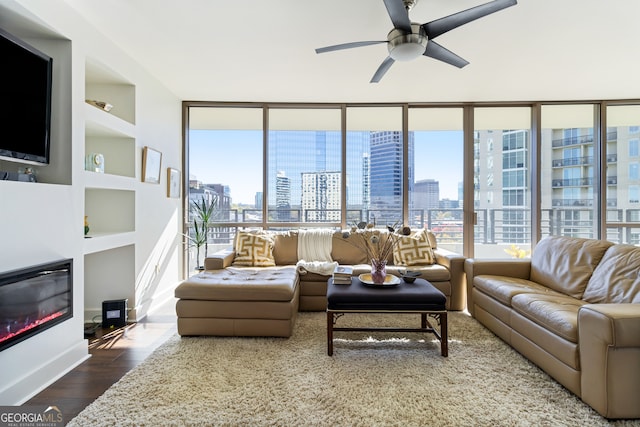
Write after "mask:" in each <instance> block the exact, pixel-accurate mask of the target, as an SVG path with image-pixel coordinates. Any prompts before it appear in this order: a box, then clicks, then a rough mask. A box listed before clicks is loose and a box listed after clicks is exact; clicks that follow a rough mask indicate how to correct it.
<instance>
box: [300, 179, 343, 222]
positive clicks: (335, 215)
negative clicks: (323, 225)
mask: <svg viewBox="0 0 640 427" xmlns="http://www.w3.org/2000/svg"><path fill="white" fill-rule="evenodd" d="M341 185H342V179H341V174H340V172H339V171H338V172H303V173H302V203H301V205H302V220H303V222H325V221H329V222H339V221H340V205H341V204H340V187H341Z"/></svg>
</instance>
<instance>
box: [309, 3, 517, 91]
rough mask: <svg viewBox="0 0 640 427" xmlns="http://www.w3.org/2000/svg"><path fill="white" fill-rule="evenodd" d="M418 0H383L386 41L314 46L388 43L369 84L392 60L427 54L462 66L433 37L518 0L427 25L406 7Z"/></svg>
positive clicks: (337, 47) (322, 50)
mask: <svg viewBox="0 0 640 427" xmlns="http://www.w3.org/2000/svg"><path fill="white" fill-rule="evenodd" d="M417 2H418V0H384V5H385V6H386V8H387V12H388V13H389V17H390V18H391V22H392V23H393V29H392V30H391V31H389V34H387V40H372V41H361V42H351V43H343V44H337V45H333V46H326V47H321V48H318V49H316V53H325V52H332V51H335V50H343V49H351V48H354V47H362V46H369V45H374V44H380V43H387V47H388V48H389V56H387V58H386V59H385V60H384V61H382V64H380V66H379V67H378V69H377V70H376V72H375V74H374V75H373V77H372V78H371V82H370V83H378V82H379V81H380V80H381V79H382V77H383V76H384V75H385V73H386V72H387V71H388V70H389V68H391V66H392V65H393V63H394V62H395V61H410V60H412V59H415V58H417V57H419V56H421V55H424V56H429V57H431V58H434V59H437V60H439V61H442V62H446V63H447V64H451V65H453V66H455V67H458V68H462V67H464V66H465V65H467V64H469V62H468V61H466V60H464V59H463V58H461V57H459V56H458V55H456V54H455V53H453V52H451V51H450V50H448V49H446V48H444V47H442V46H441V45H439V44H438V43H436V42H435V41H433V39H435V38H436V37H438V36H439V35H441V34H444V33H446V32H447V31H450V30H453V29H454V28H457V27H459V26H461V25H464V24H466V23H468V22H471V21H475V20H476V19H478V18H482V17H483V16H487V15H490V14H492V13H494V12H497V11H499V10H502V9H505V8H507V7H510V6H513V5H515V4H517V3H518V2H517V0H494V1H492V2H489V3H485V4H481V5H479V6H476V7H472V8H470V9H467V10H463V11H462V12H458V13H454V14H453V15H449V16H445V17H444V18H440V19H436V20H434V21H431V22H427V23H426V24H417V23H415V22H411V21H410V20H409V10H411V8H412V7H413V6H414V5H415V4H416V3H417Z"/></svg>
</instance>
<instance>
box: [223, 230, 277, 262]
mask: <svg viewBox="0 0 640 427" xmlns="http://www.w3.org/2000/svg"><path fill="white" fill-rule="evenodd" d="M232 265H234V266H244V267H273V266H275V265H276V263H275V260H274V258H273V241H272V240H271V237H270V236H268V235H259V234H255V233H248V232H246V231H239V232H238V235H237V236H236V256H235V258H233V263H232Z"/></svg>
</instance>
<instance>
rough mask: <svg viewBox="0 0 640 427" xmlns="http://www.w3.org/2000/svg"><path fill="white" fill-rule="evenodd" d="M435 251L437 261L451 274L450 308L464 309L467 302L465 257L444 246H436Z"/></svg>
mask: <svg viewBox="0 0 640 427" xmlns="http://www.w3.org/2000/svg"><path fill="white" fill-rule="evenodd" d="M433 252H434V254H435V256H436V263H437V264H440V265H442V266H444V267H446V268H447V270H449V275H450V276H451V279H450V282H451V296H450V299H449V310H464V308H465V306H466V304H467V298H466V291H465V282H464V260H465V257H464V256H462V255H460V254H457V253H455V252H452V251H450V250H447V249H443V248H436V249H434V250H433Z"/></svg>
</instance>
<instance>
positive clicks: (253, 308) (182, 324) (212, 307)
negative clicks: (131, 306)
mask: <svg viewBox="0 0 640 427" xmlns="http://www.w3.org/2000/svg"><path fill="white" fill-rule="evenodd" d="M425 233H426V234H425V236H426V238H428V242H429V244H430V246H431V248H432V250H433V255H434V256H435V263H433V264H423V265H412V266H410V267H407V266H404V265H393V257H392V256H390V257H389V259H388V267H387V272H388V273H390V274H394V275H401V271H402V270H406V269H411V270H415V271H420V272H421V273H422V275H421V277H422V278H424V279H427V280H429V281H430V282H431V283H433V285H434V286H435V287H436V288H438V289H440V290H441V291H442V292H443V293H444V294H445V296H446V298H447V305H446V306H447V309H449V310H463V309H464V308H465V305H466V297H465V280H464V257H462V256H461V255H457V254H455V253H453V252H450V251H448V250H446V249H443V248H438V247H437V242H436V239H435V236H434V235H433V233H431V232H426V231H425ZM299 235H300V231H298V230H291V231H286V232H272V233H268V237H269V242H270V244H269V246H270V249H269V250H270V251H271V254H270V256H272V259H271V258H269V257H266V258H268V259H263V258H260V259H259V261H258V262H257V263H258V264H261V265H264V266H261V265H242V266H237V265H234V263H235V264H237V263H238V261H239V256H238V254H237V253H236V250H235V249H236V248H234V249H233V250H228V251H222V252H220V253H217V254H214V255H213V256H210V257H208V258H207V259H206V260H205V271H204V272H202V273H200V274H196V275H195V276H193V277H191V278H189V279H187V280H185V281H184V282H182V283H181V284H180V285H179V286H178V287H177V288H176V290H175V296H176V297H177V298H179V300H178V302H177V305H176V312H177V314H178V332H179V333H180V334H181V335H183V336H184V335H237V336H285V337H286V336H290V335H291V332H292V330H293V325H294V321H295V316H296V312H297V311H298V310H300V311H324V310H325V309H326V307H327V298H326V292H327V280H328V279H329V278H330V277H331V274H330V273H327V274H322V273H318V272H313V271H309V270H306V269H304V268H300V265H299V261H300V259H299V256H298V244H299V237H300V236H299ZM253 243H256V242H253ZM258 258H259V257H258ZM331 259H332V261H334V262H337V263H338V264H340V265H350V266H353V267H354V272H353V274H354V275H358V274H361V273H368V272H370V271H371V266H370V264H368V262H369V260H368V259H367V257H366V255H365V253H364V252H363V251H361V250H359V248H357V247H355V246H353V245H352V244H350V243H349V242H348V241H347V240H346V239H344V238H343V235H342V232H340V231H335V232H333V233H332V236H331ZM306 261H313V260H306ZM249 264H255V262H254V263H249Z"/></svg>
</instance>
